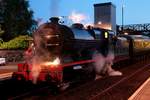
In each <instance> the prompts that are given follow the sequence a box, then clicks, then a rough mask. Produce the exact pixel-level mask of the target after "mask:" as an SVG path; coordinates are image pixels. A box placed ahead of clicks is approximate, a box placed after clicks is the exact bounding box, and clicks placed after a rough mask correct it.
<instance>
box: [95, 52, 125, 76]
mask: <svg viewBox="0 0 150 100" xmlns="http://www.w3.org/2000/svg"><path fill="white" fill-rule="evenodd" d="M93 60H95V63H94V66H95V71H96V74H98V75H101V74H102V75H104V74H107V75H109V76H118V75H122V73H121V72H119V71H115V70H114V69H112V65H113V60H114V54H113V53H112V52H109V53H108V55H107V56H106V57H104V56H103V55H102V54H101V53H99V52H95V54H94V55H93Z"/></svg>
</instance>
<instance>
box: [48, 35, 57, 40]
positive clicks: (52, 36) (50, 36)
mask: <svg viewBox="0 0 150 100" xmlns="http://www.w3.org/2000/svg"><path fill="white" fill-rule="evenodd" d="M55 37H59V35H46V36H45V38H47V39H50V38H55Z"/></svg>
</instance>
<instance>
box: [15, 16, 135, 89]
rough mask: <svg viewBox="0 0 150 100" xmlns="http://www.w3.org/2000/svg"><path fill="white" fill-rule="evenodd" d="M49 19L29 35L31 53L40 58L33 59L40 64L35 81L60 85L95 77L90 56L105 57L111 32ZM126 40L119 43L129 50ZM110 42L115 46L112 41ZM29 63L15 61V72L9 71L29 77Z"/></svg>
mask: <svg viewBox="0 0 150 100" xmlns="http://www.w3.org/2000/svg"><path fill="white" fill-rule="evenodd" d="M50 20H51V22H47V23H44V24H42V25H41V26H39V28H38V29H37V30H36V31H35V32H34V35H33V38H34V46H33V48H32V49H33V51H34V53H33V54H32V55H33V56H34V55H36V57H37V58H38V59H40V60H37V63H38V64H39V65H38V66H40V67H41V69H40V72H39V76H38V79H37V81H38V82H39V81H42V82H43V81H44V82H50V83H54V84H55V85H56V86H58V87H61V86H63V84H64V83H70V82H74V81H79V80H93V79H95V76H96V72H95V69H94V65H93V63H94V60H93V59H92V56H93V54H94V53H95V52H99V53H101V54H102V55H103V56H104V57H105V56H107V54H108V52H109V50H110V49H112V50H113V49H114V48H113V47H112V48H111V46H112V45H111V43H112V41H113V40H112V37H113V36H114V35H115V34H114V32H112V31H110V30H105V29H100V28H93V27H90V26H89V27H87V29H85V28H84V27H83V25H82V24H79V23H76V24H73V25H72V26H71V27H68V26H66V25H61V24H59V23H58V21H59V19H58V18H57V17H53V18H51V19H50ZM129 40H131V39H127V40H125V42H124V43H125V46H124V44H123V46H120V48H122V47H124V48H127V52H128V51H130V50H128V49H129V44H130V45H131V43H133V42H132V41H131V43H130V42H129ZM113 42H114V41H113ZM115 42H116V41H115ZM114 44H115V45H114V46H115V47H116V43H114ZM123 52H124V51H123ZM131 52H132V51H131ZM128 54H129V53H127V55H128ZM38 61H41V63H39V62H38ZM44 62H48V63H44ZM32 67H33V65H32V62H30V63H22V64H18V72H15V73H14V74H13V78H15V79H19V80H25V81H32V80H33V75H32Z"/></svg>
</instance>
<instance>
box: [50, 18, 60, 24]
mask: <svg viewBox="0 0 150 100" xmlns="http://www.w3.org/2000/svg"><path fill="white" fill-rule="evenodd" d="M50 21H51V23H54V24H58V22H59V18H58V17H51V18H50Z"/></svg>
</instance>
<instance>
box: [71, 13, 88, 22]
mask: <svg viewBox="0 0 150 100" xmlns="http://www.w3.org/2000/svg"><path fill="white" fill-rule="evenodd" d="M86 18H87V16H86V15H84V14H81V13H76V12H75V11H72V13H71V15H70V16H69V19H71V20H72V22H73V23H81V22H82V21H84V20H86Z"/></svg>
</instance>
